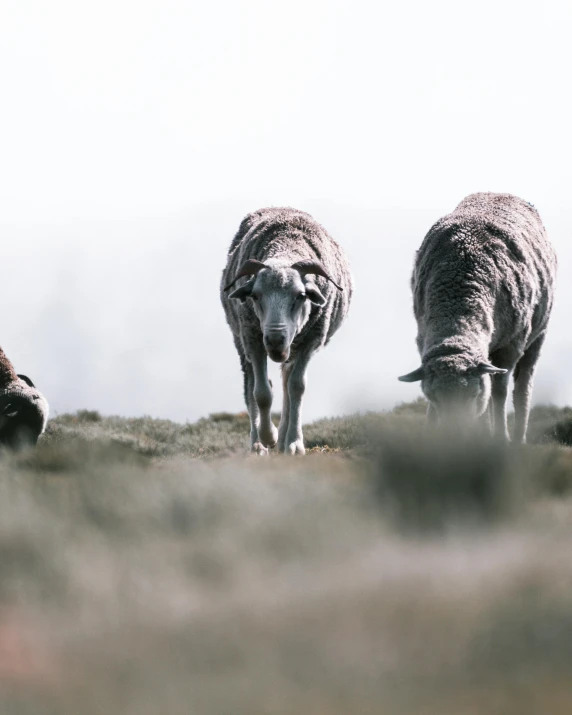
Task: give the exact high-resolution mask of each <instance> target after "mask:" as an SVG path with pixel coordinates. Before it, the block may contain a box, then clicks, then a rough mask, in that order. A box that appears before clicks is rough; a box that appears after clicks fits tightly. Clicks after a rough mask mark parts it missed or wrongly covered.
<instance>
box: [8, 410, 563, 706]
mask: <svg viewBox="0 0 572 715" xmlns="http://www.w3.org/2000/svg"><path fill="white" fill-rule="evenodd" d="M424 409H425V406H424V404H423V403H422V401H419V402H417V403H412V404H408V405H402V406H400V407H398V408H396V409H395V410H394V411H392V412H388V413H375V414H373V413H372V414H367V415H354V416H349V417H343V418H335V419H327V420H320V421H319V422H316V423H314V424H311V425H307V427H306V429H305V434H306V441H307V445H308V446H309V448H310V449H309V453H308V455H307V456H306V457H303V458H291V459H289V458H284V457H280V456H271V457H270V458H267V459H260V458H258V457H251V456H249V455H247V453H246V444H247V440H248V426H247V418H246V416H245V415H231V414H216V415H211V416H210V418H206V419H203V420H199V421H198V422H197V423H194V424H187V425H179V424H175V423H172V422H169V421H166V420H155V419H151V418H149V417H144V418H139V419H124V418H116V417H101V416H100V415H99V414H97V413H96V412H90V411H82V412H79V413H76V414H74V415H61V416H59V417H56V418H55V419H53V420H52V421H51V423H50V425H49V427H48V430H47V433H46V435H45V436H44V437H43V438H42V440H41V441H40V443H39V445H38V447H37V449H36V450H34V451H30V452H23V453H21V454H17V455H10V454H5V455H3V457H2V459H0V491H1V498H0V712H2V713H4V712H5V713H18V714H22V715H28V714H29V715H56V714H57V715H68V713H69V714H70V715H71V714H73V715H77V714H78V713H81V714H82V715H100V714H101V715H115V714H117V715H119V714H121V715H131V714H133V715H135V713H136V714H137V715H156V714H157V713H169V715H178V714H179V713H181V715H183V714H184V715H189V714H190V713H192V714H194V713H197V714H200V715H203V714H204V715H211V714H212V715H224V714H226V713H228V714H229V715H242V714H244V715H256V714H258V713H260V714H261V715H267V714H271V715H274V714H276V715H282V714H284V715H294V714H296V715H300V714H304V715H314V714H315V715H350V714H352V715H353V714H354V713H360V715H361V714H364V715H368V714H369V713H372V715H373V714H375V715H379V713H383V714H384V715H393V714H394V713H395V714H396V715H397V714H402V713H424V714H427V715H433V713H434V714H435V715H448V714H449V713H450V714H451V715H473V714H474V715H477V713H478V714H479V715H481V714H482V713H491V714H492V715H496V714H497V713H498V715H512V714H513V713H514V715H517V714H518V715H527V713H530V714H531V715H532V714H533V713H534V714H536V713H550V714H551V715H560V713H562V715H564V713H566V715H569V713H570V712H572V685H571V679H570V673H571V671H572V560H571V559H570V553H571V548H572V528H571V527H572V450H571V449H570V448H569V447H568V446H567V445H568V444H569V443H570V442H571V439H570V438H571V437H572V411H571V410H568V409H566V410H562V409H558V408H552V407H539V408H536V409H535V410H534V413H533V418H532V423H531V438H532V442H533V444H531V445H529V446H527V447H524V448H513V449H511V448H509V449H506V448H504V447H503V446H502V445H498V444H494V443H492V442H490V441H486V440H483V438H477V437H474V438H471V439H465V440H462V439H461V438H455V439H453V438H452V437H450V436H449V437H448V438H447V439H443V438H436V437H431V438H429V437H428V436H427V435H425V434H424V433H423V431H422V429H421V426H422V421H423V412H424Z"/></svg>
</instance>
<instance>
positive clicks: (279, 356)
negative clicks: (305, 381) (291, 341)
mask: <svg viewBox="0 0 572 715" xmlns="http://www.w3.org/2000/svg"><path fill="white" fill-rule="evenodd" d="M264 347H265V348H266V352H267V353H268V356H269V357H270V358H271V359H272V360H274V361H275V362H284V360H285V359H286V358H287V354H288V349H287V347H288V346H287V337H286V335H285V334H284V333H283V332H281V331H280V332H279V331H268V332H267V333H265V335H264Z"/></svg>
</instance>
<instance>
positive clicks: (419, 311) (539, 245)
mask: <svg viewBox="0 0 572 715" xmlns="http://www.w3.org/2000/svg"><path fill="white" fill-rule="evenodd" d="M555 276H556V255H555V253H554V250H553V248H552V246H551V244H550V242H549V241H548V238H547V236H546V232H545V230H544V227H543V225H542V222H541V220H540V217H539V215H538V212H537V211H536V209H535V208H534V207H533V206H532V205H531V204H529V203H527V202H526V201H523V200H522V199H519V198H517V197H516V196H511V195H510V194H494V193H478V194H471V195H470V196H467V197H466V198H465V199H463V201H461V203H460V204H459V205H458V206H457V208H456V209H455V210H454V211H453V213H451V214H449V215H447V216H445V217H443V218H442V219H440V220H439V221H437V223H436V224H435V225H434V226H433V227H432V228H431V229H430V231H429V233H428V234H427V235H426V236H425V239H424V241H423V243H422V244H421V248H420V249H419V250H418V251H417V255H416V258H415V266H414V269H413V277H412V279H411V286H412V290H413V306H414V312H415V317H416V319H417V327H418V333H417V346H418V348H419V353H420V355H421V361H422V364H421V367H420V368H418V369H417V370H414V371H413V372H411V373H409V374H408V375H404V376H402V377H400V378H399V379H400V380H402V381H403V382H415V381H418V380H421V381H422V382H421V387H422V389H423V392H424V393H425V396H426V397H427V399H428V400H429V409H428V413H427V416H428V420H429V421H432V420H434V419H435V418H439V419H442V418H443V417H449V418H450V417H453V416H454V417H455V418H457V417H459V415H465V416H466V415H468V414H472V415H473V416H479V415H484V414H485V411H486V410H487V407H488V406H489V402H491V407H492V410H491V411H490V414H491V415H492V417H493V420H494V429H495V432H496V433H497V434H498V435H499V436H502V437H504V438H506V439H509V436H508V430H507V421H506V402H507V393H508V386H509V379H510V375H511V374H514V393H513V398H514V409H515V428H514V436H513V437H514V440H515V441H517V442H524V441H526V430H527V425H528V414H529V411H530V398H531V392H532V382H533V376H534V371H535V367H536V362H537V360H538V357H539V355H540V350H541V347H542V344H543V342H544V338H545V335H546V328H547V325H548V319H549V317H550V310H551V308H552V301H553V294H554V281H555ZM491 382H492V384H491ZM491 394H492V400H490V398H491Z"/></svg>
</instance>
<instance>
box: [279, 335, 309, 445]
mask: <svg viewBox="0 0 572 715" xmlns="http://www.w3.org/2000/svg"><path fill="white" fill-rule="evenodd" d="M313 353H314V348H313V347H312V348H311V349H308V350H306V351H304V352H302V353H298V355H297V356H296V358H295V359H294V362H293V364H292V368H291V370H290V375H289V376H288V398H289V406H290V414H289V419H288V431H287V432H286V443H285V445H284V451H285V452H286V454H305V453H306V449H305V448H304V435H303V434H302V398H303V397H304V391H305V389H306V370H307V368H308V363H309V362H310V358H311V357H312V355H313Z"/></svg>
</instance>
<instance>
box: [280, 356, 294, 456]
mask: <svg viewBox="0 0 572 715" xmlns="http://www.w3.org/2000/svg"><path fill="white" fill-rule="evenodd" d="M291 371H292V363H288V362H286V363H284V364H283V365H282V391H283V397H282V415H281V416H280V425H279V426H278V451H279V452H284V451H285V449H286V437H287V434H288V425H289V423H290V395H289V394H288V379H289V377H290V372H291Z"/></svg>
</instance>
